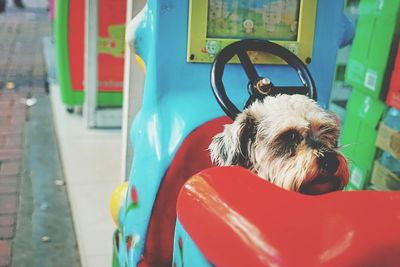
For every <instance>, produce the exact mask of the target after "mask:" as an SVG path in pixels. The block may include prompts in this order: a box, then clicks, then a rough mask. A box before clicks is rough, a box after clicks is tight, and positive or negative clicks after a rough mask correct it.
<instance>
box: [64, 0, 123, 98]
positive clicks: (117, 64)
mask: <svg viewBox="0 0 400 267" xmlns="http://www.w3.org/2000/svg"><path fill="white" fill-rule="evenodd" d="M98 5H99V6H98V8H99V17H98V19H99V29H98V31H99V42H100V39H110V48H109V50H110V51H112V49H113V46H114V45H115V44H114V43H113V41H112V40H113V37H114V36H110V32H109V30H110V27H112V26H115V25H125V17H126V1H124V0H118V1H117V0H99V1H98ZM118 41H121V42H124V38H123V37H122V38H119V39H118ZM84 49H85V1H83V0H69V16H68V55H69V64H70V70H71V82H72V90H74V91H83V89H84V88H83V87H84V85H83V81H84ZM98 63H99V64H98V65H99V66H98V77H99V91H104V92H122V87H123V74H124V58H123V53H122V54H121V53H120V54H119V55H112V54H110V53H104V52H101V51H99V57H98Z"/></svg>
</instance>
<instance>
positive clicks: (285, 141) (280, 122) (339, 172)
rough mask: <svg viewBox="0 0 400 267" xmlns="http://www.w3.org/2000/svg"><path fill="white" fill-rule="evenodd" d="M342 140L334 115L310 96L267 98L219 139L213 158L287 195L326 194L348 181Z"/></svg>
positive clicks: (228, 127)
mask: <svg viewBox="0 0 400 267" xmlns="http://www.w3.org/2000/svg"><path fill="white" fill-rule="evenodd" d="M338 137H339V128H338V124H337V121H336V120H335V116H334V115H332V114H330V113H328V112H326V111H325V110H323V109H322V108H321V107H320V106H318V104H317V103H316V102H315V101H313V100H311V99H309V98H308V97H306V96H302V95H292V96H290V95H278V96H276V97H266V98H265V99H264V100H263V102H260V101H256V102H254V103H253V104H252V105H251V106H250V107H248V108H247V109H245V110H244V111H243V112H242V113H240V114H239V115H238V116H237V118H236V119H235V121H234V122H233V123H232V124H229V125H225V128H224V131H223V132H222V133H219V134H218V135H216V136H215V137H214V139H213V141H212V143H211V145H210V150H211V159H212V161H213V162H214V163H215V164H217V165H220V166H228V165H239V166H243V167H245V168H248V169H249V170H251V171H253V172H254V173H256V174H257V175H258V176H260V177H261V178H263V179H266V180H268V181H270V182H272V183H274V184H276V185H278V186H280V187H283V188H285V189H288V190H292V191H297V192H301V193H304V194H312V195H314V194H322V193H327V192H331V191H336V190H341V189H343V187H344V186H345V185H346V184H347V182H348V178H349V172H348V167H347V161H346V159H345V158H344V156H343V155H342V154H341V153H340V152H339V151H338Z"/></svg>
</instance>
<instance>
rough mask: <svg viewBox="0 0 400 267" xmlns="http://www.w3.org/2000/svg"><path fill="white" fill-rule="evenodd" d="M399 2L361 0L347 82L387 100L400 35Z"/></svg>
mask: <svg viewBox="0 0 400 267" xmlns="http://www.w3.org/2000/svg"><path fill="white" fill-rule="evenodd" d="M399 8H400V0H361V2H360V7H359V12H360V17H359V20H358V22H357V29H356V35H355V38H354V40H353V46H352V51H351V54H350V58H349V62H348V65H347V68H346V75H345V79H346V81H347V82H348V83H349V84H351V85H353V86H354V87H355V88H356V89H357V90H360V91H362V92H363V93H364V94H367V95H370V96H372V97H374V98H377V99H378V98H380V99H384V97H385V94H386V91H387V86H388V82H389V76H390V73H391V66H392V65H393V60H394V59H393V57H394V53H395V49H396V45H397V42H394V40H397V38H398V36H399Z"/></svg>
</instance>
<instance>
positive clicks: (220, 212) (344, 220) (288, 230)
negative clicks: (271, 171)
mask: <svg viewBox="0 0 400 267" xmlns="http://www.w3.org/2000/svg"><path fill="white" fill-rule="evenodd" d="M177 211H178V219H179V221H180V222H181V224H182V226H183V228H184V229H185V230H186V231H187V232H188V233H189V234H190V236H191V238H192V239H193V240H194V242H195V243H196V244H197V245H198V247H199V249H200V250H201V251H202V252H203V253H204V255H205V257H206V258H207V260H209V261H210V263H211V264H212V265H214V266H252V267H255V266H307V267H313V266H324V267H327V266H332V267H333V266H334V267H337V266H342V267H343V266H360V267H366V266H371V267H372V266H375V267H378V266H379V267H397V266H400V193H399V192H374V191H357V192H356V191H353V192H334V193H329V194H325V195H320V196H307V195H301V194H299V193H295V192H289V191H286V190H284V189H281V188H278V187H276V186H275V185H273V184H270V183H268V182H266V181H264V180H262V179H260V178H258V177H257V176H255V175H254V174H252V173H251V172H249V171H248V170H245V169H243V168H240V167H216V168H211V169H208V170H205V171H203V172H201V173H199V174H197V175H196V176H194V177H192V178H191V179H190V180H189V181H188V182H187V183H186V184H185V186H184V188H183V189H182V191H181V193H180V195H179V198H178V206H177ZM199 222H201V224H199ZM210 236H212V238H210ZM183 246H184V244H183Z"/></svg>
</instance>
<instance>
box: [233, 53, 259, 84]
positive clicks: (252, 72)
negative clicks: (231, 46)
mask: <svg viewBox="0 0 400 267" xmlns="http://www.w3.org/2000/svg"><path fill="white" fill-rule="evenodd" d="M237 56H238V57H239V60H240V64H241V65H242V67H243V69H244V71H245V72H246V75H247V78H249V81H257V80H258V79H259V78H260V76H259V75H258V73H257V70H256V68H255V67H254V64H253V63H252V62H251V60H250V57H249V55H248V54H247V51H245V50H240V51H239V52H238V53H237Z"/></svg>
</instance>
